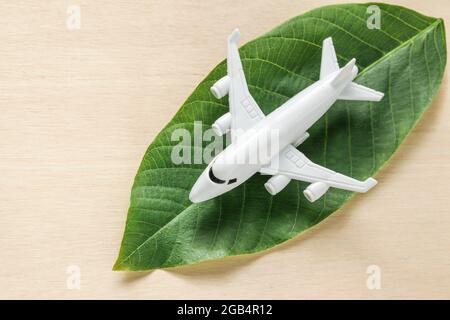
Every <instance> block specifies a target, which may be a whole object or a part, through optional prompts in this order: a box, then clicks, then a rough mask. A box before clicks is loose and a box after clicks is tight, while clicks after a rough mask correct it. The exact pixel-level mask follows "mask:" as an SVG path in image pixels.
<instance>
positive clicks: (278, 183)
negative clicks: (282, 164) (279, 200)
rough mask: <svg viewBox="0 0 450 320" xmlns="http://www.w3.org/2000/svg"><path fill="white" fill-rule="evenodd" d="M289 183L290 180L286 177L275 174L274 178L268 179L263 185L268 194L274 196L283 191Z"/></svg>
mask: <svg viewBox="0 0 450 320" xmlns="http://www.w3.org/2000/svg"><path fill="white" fill-rule="evenodd" d="M290 181H291V178H289V177H286V176H285V175H282V174H277V175H276V176H273V177H272V178H270V179H269V180H268V181H267V182H266V183H265V184H264V187H265V188H266V190H267V192H269V193H270V194H271V195H273V196H274V195H276V194H277V193H278V192H280V191H281V190H283V189H284V188H285V187H286V186H287V185H288V184H289V182H290Z"/></svg>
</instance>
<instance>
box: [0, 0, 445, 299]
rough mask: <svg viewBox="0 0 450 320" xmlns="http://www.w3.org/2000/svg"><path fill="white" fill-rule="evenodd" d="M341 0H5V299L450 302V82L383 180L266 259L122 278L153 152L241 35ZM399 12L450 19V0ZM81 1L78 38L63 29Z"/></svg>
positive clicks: (1, 236)
mask: <svg viewBox="0 0 450 320" xmlns="http://www.w3.org/2000/svg"><path fill="white" fill-rule="evenodd" d="M338 2H340V1H322V0H321V1H319V0H316V1H292V0H284V1H278V0H277V1H274V0H273V1H272V0H260V1H256V0H255V1H247V2H244V1H240V2H239V3H238V1H196V2H192V1H175V0H171V1H131V0H121V1H92V0H91V1H88V0H83V1H81V0H80V1H74V2H69V1H56V0H54V1H39V2H37V1H3V2H2V3H1V4H0V20H1V21H2V28H1V29H0V39H1V46H0V102H1V115H0V175H1V176H0V263H1V268H0V298H146V299H147V298H177V299H183V298H191V299H195V298H267V299H270V298H287V299H291V298H308V299H312V298H376V299H378V298H450V212H449V211H450V208H449V199H450V108H449V105H450V96H449V94H448V81H447V78H445V80H444V83H443V85H442V87H441V90H440V93H439V94H438V97H437V98H436V100H435V102H434V103H433V106H432V107H431V109H430V110H429V111H428V112H427V113H426V114H425V116H424V117H423V119H422V121H421V122H420V124H419V125H418V126H417V127H416V128H415V129H414V131H413V132H412V134H411V135H410V136H409V137H408V138H407V141H406V143H405V144H404V145H403V146H402V147H401V148H400V150H399V151H398V152H397V153H396V155H395V156H394V158H393V159H392V161H391V162H390V163H389V164H388V165H386V166H385V168H384V169H383V170H382V171H381V172H380V173H379V174H378V175H377V179H378V180H379V185H378V186H377V187H376V188H374V189H373V191H371V192H369V193H368V194H366V195H364V196H357V197H356V198H355V199H353V200H352V201H351V202H350V203H348V204H347V205H345V207H344V208H343V209H342V210H340V211H339V212H337V213H336V214H334V215H333V216H332V217H331V218H329V219H327V220H326V221H325V222H323V223H321V224H320V225H319V226H317V227H315V228H314V229H313V230H310V231H308V232H307V233H305V234H303V235H301V236H298V237H297V238H295V239H294V240H292V241H289V242H288V243H285V244H283V245H281V246H279V247H277V248H275V249H272V250H270V251H268V252H265V253H262V254H256V255H251V256H240V257H234V258H227V259H222V260H217V261H213V262H206V263H201V264H197V265H193V266H187V267H182V268H177V269H170V270H157V271H155V272H152V273H134V274H131V273H124V272H113V271H111V268H112V265H113V263H114V260H115V258H116V256H117V253H118V250H119V246H120V241H121V237H122V233H123V229H124V223H125V218H126V212H127V208H128V204H129V195H130V189H131V185H132V181H133V178H134V175H135V173H136V170H137V168H138V165H139V163H140V161H141V158H142V156H143V154H144V152H145V149H146V147H147V146H148V144H149V143H150V142H151V141H152V139H153V138H154V137H155V135H156V134H157V133H158V132H159V131H160V129H161V128H162V127H163V126H164V125H165V124H166V123H167V122H168V121H169V120H170V119H171V117H172V116H173V115H174V114H175V112H176V111H177V109H178V108H179V106H180V105H181V103H182V102H183V101H184V100H185V99H186V98H187V96H188V95H189V94H190V93H191V92H192V90H193V89H194V87H195V86H196V84H197V83H198V82H199V81H200V80H201V79H202V78H203V77H204V76H205V75H206V74H207V73H208V72H209V70H211V69H212V67H214V66H215V65H216V64H217V62H219V61H220V60H221V59H223V58H224V54H225V47H224V39H225V37H226V36H227V35H228V33H229V32H230V30H232V29H233V28H234V27H236V26H238V27H240V28H241V31H242V35H243V42H247V41H249V40H251V39H253V38H255V37H256V36H258V35H260V34H262V33H264V32H266V31H268V30H270V29H271V28H273V27H274V26H276V25H278V24H280V23H282V22H283V21H285V20H287V19H288V18H291V17H292V16H294V15H297V14H300V13H302V12H305V11H307V10H310V9H312V8H315V7H318V6H321V5H323V4H331V3H338ZM396 3H398V4H402V5H405V6H408V7H410V8H413V9H416V10H418V11H420V12H422V13H424V14H428V15H431V16H436V17H443V18H444V19H445V22H446V25H447V26H449V25H450V19H449V18H450V7H449V6H448V1H447V0H428V1H419V0H414V1H413V0H411V1H396ZM70 4H76V5H79V8H80V9H81V28H80V29H77V30H71V29H70V28H68V27H67V25H66V19H67V17H68V14H67V8H68V6H69V5H70ZM371 265H376V266H378V267H379V268H380V271H381V289H379V290H369V289H368V287H367V285H366V281H367V279H368V277H369V274H367V273H366V271H367V268H368V267H369V266H371ZM70 266H76V268H79V270H80V274H81V278H80V279H81V287H80V289H76V288H75V289H73V287H71V286H70V285H69V287H68V285H67V280H68V277H70V274H68V273H67V272H69V273H70V272H71V270H72V269H70V268H71V267H70ZM68 268H69V269H68ZM70 288H72V289H70Z"/></svg>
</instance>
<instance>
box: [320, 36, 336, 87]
mask: <svg viewBox="0 0 450 320" xmlns="http://www.w3.org/2000/svg"><path fill="white" fill-rule="evenodd" d="M338 70H339V64H338V62H337V58H336V51H335V50H334V46H333V40H331V37H330V38H326V39H325V40H323V46H322V61H321V64H320V79H323V78H325V77H326V76H328V75H329V74H331V73H333V72H336V71H338Z"/></svg>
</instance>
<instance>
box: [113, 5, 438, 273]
mask: <svg viewBox="0 0 450 320" xmlns="http://www.w3.org/2000/svg"><path fill="white" fill-rule="evenodd" d="M368 5H369V4H345V5H335V6H327V7H322V8H318V9H316V10H313V11H310V12H308V13H305V14H302V15H300V16H298V17H295V18H293V19H291V20H289V21H288V22H286V23H284V24H282V25H281V26H279V27H277V28H275V29H273V30H272V31H270V32H269V33H267V34H265V35H263V36H261V37H259V38H257V39H256V40H253V41H251V42H249V43H247V44H246V45H244V46H242V47H241V49H240V53H241V57H242V60H243V65H244V69H245V74H246V76H247V80H248V83H249V88H250V91H251V93H252V95H253V96H254V98H255V100H256V101H257V102H258V104H259V105H260V106H261V108H262V109H263V111H264V112H265V113H266V114H268V113H270V112H272V111H273V110H274V109H275V108H277V107H278V106H280V105H281V104H282V103H283V102H285V101H286V100H288V99H289V98H290V97H292V96H293V95H294V94H296V93H297V92H298V91H300V90H302V89H304V88H305V87H306V86H308V85H310V84H311V83H313V82H314V81H316V80H318V78H319V68H320V57H321V44H322V41H323V39H325V38H326V37H329V36H332V37H333V42H334V45H335V48H336V52H337V55H338V60H339V63H340V65H344V64H345V63H346V62H348V61H349V60H350V59H351V58H353V57H355V58H356V59H357V65H358V68H359V70H360V74H359V75H358V77H357V79H356V82H358V83H360V84H363V85H367V86H368V87H370V88H374V89H376V90H379V91H382V92H384V93H385V97H384V99H383V100H382V101H381V102H379V103H370V102H350V101H338V102H337V103H336V104H335V105H334V106H333V107H332V108H331V109H330V110H329V111H328V113H327V114H326V115H325V116H324V117H323V118H322V119H321V120H319V121H318V122H317V123H316V124H315V125H314V126H313V127H312V128H311V129H310V130H309V133H310V134H311V136H310V138H309V139H308V140H307V141H306V142H305V143H304V144H302V145H301V150H302V151H303V152H304V153H305V154H306V155H307V156H308V157H309V158H310V159H311V160H312V161H314V162H317V163H319V164H321V165H325V166H327V167H329V168H331V169H333V170H336V171H339V172H341V173H344V174H347V175H350V176H352V177H355V178H357V179H365V178H367V177H369V176H372V175H374V174H375V173H376V172H377V171H378V170H379V169H380V168H381V167H382V166H383V164H384V163H385V162H386V161H387V160H388V159H389V158H390V157H391V156H392V154H393V153H394V151H395V150H396V149H397V148H398V146H399V145H400V144H401V142H402V141H403V140H404V138H405V137H406V135H407V134H408V133H409V132H410V130H411V129H412V128H413V126H414V125H415V124H416V123H417V121H418V120H419V119H420V117H421V116H422V114H423V112H424V111H425V110H426V109H427V108H428V106H429V105H430V103H431V101H432V99H433V97H434V95H435V94H436V92H437V90H438V88H439V85H440V83H441V80H442V77H443V72H444V68H445V64H446V45H445V35H444V32H445V31H444V23H443V21H442V20H441V19H436V18H431V17H426V16H423V15H421V14H419V13H417V12H414V11H411V10H409V9H406V8H402V7H398V6H392V5H386V4H377V5H378V6H379V7H380V9H381V29H379V30H378V29H368V28H367V25H366V21H367V18H368V17H369V14H368V13H367V12H366V10H367V7H368ZM224 43H225V41H224ZM225 73H226V65H225V63H224V62H222V63H220V64H219V65H218V66H217V67H216V68H215V69H214V70H213V71H212V72H211V73H210V74H209V75H208V76H207V77H206V78H205V79H204V80H203V81H202V82H201V83H200V84H199V86H198V87H197V88H196V89H195V91H194V92H193V93H192V95H191V96H190V97H189V98H188V99H187V101H186V102H185V103H184V104H183V106H182V107H181V109H180V110H179V111H178V113H177V114H176V115H175V117H174V118H173V119H172V120H171V121H170V123H169V124H168V125H167V126H166V127H165V128H164V129H163V130H162V132H161V133H160V134H159V135H158V136H157V137H156V139H155V140H154V141H153V143H152V144H151V145H150V147H149V148H148V150H147V152H146V153H145V156H144V159H143V160H142V164H141V166H140V168H139V171H138V173H137V175H136V178H135V182H134V186H133V189H132V193H131V205H130V208H129V211H128V218H127V222H126V228H125V234H124V238H123V242H122V246H121V250H120V254H119V257H118V259H117V262H116V264H115V265H114V269H115V270H149V269H155V268H163V267H172V266H178V265H184V264H191V263H195V262H199V261H202V260H209V259H215V258H220V257H225V256H231V255H238V254H246V253H253V252H257V251H261V250H264V249H267V248H270V247H273V246H275V245H277V244H279V243H281V242H284V241H286V240H288V239H290V238H292V237H294V236H296V235H298V234H299V233H301V232H302V231H304V230H306V229H308V228H310V227H312V226H314V225H315V224H317V223H319V222H320V221H322V220H323V219H325V218H326V217H328V216H329V215H330V214H331V213H333V212H334V211H336V210H337V209H339V208H340V207H341V206H342V205H343V204H344V203H345V202H346V201H347V200H348V199H349V198H350V197H351V196H352V193H350V192H346V191H342V190H338V189H331V190H330V191H329V192H328V193H327V194H326V195H325V196H324V197H322V198H321V199H320V200H318V201H316V202H315V203H313V204H311V203H309V202H308V201H307V200H306V199H305V198H304V196H303V194H302V190H303V189H304V188H305V187H306V186H307V184H306V183H303V182H297V181H293V182H291V183H290V184H289V186H288V187H286V188H285V189H284V190H283V191H282V192H281V193H279V194H278V195H276V196H270V195H269V194H268V193H267V192H266V191H265V189H264V187H263V184H264V182H265V181H266V180H267V177H263V176H261V175H255V176H254V177H252V178H251V179H250V180H248V181H247V182H246V183H245V184H243V185H241V186H240V187H238V188H236V189H234V190H233V191H230V192H229V193H226V194H224V195H222V196H220V197H218V198H215V199H212V200H209V201H206V202H204V203H200V204H192V203H190V201H189V199H188V195H189V191H190V189H191V187H192V185H193V184H194V182H195V180H196V179H197V177H198V176H199V174H200V173H201V172H202V170H203V168H204V167H205V165H175V164H174V163H172V161H171V157H170V156H171V150H172V148H173V146H174V145H176V144H177V143H178V142H177V141H171V140H172V139H171V134H172V132H173V131H174V130H175V129H177V128H185V129H188V130H189V131H191V132H192V131H193V130H194V121H197V120H201V121H203V129H206V128H209V127H210V125H211V124H212V123H213V122H214V121H215V120H216V119H217V118H218V117H219V116H221V115H222V114H224V113H225V112H227V111H228V101H227V99H226V98H224V99H222V100H220V101H219V100H216V99H215V98H214V97H213V96H212V95H211V94H210V92H209V88H210V86H211V85H212V84H213V83H214V82H215V81H217V80H218V79H220V78H221V77H222V76H224V75H225Z"/></svg>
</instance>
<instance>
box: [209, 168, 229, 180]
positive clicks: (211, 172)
mask: <svg viewBox="0 0 450 320" xmlns="http://www.w3.org/2000/svg"><path fill="white" fill-rule="evenodd" d="M209 179H211V181H212V182H214V183H219V184H222V183H225V180H220V179H219V178H217V177H216V176H215V175H214V173H213V171H212V167H211V168H209Z"/></svg>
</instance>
